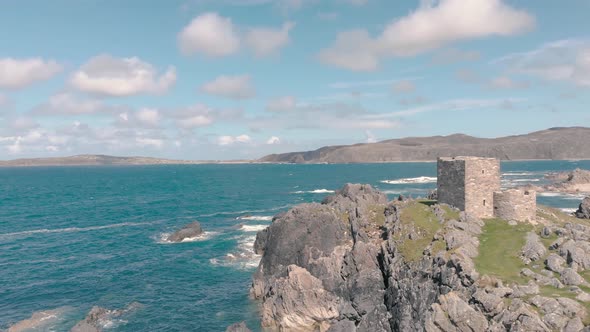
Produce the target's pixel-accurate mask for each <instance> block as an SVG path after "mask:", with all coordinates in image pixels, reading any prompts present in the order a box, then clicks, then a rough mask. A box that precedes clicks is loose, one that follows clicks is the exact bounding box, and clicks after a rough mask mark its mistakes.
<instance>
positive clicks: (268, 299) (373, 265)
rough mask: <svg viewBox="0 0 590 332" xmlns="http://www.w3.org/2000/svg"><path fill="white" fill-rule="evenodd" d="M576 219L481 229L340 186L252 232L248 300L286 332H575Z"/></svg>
mask: <svg viewBox="0 0 590 332" xmlns="http://www.w3.org/2000/svg"><path fill="white" fill-rule="evenodd" d="M574 220H575V219H574V218H571V219H570V218H569V217H567V216H564V215H561V214H559V213H558V212H556V211H553V210H550V209H547V210H541V211H539V218H538V222H539V223H538V224H537V225H532V224H509V223H507V222H504V221H501V220H487V221H482V220H479V219H471V218H467V217H466V216H465V215H464V214H462V213H459V212H458V211H457V210H454V209H453V208H451V207H449V206H445V205H437V204H434V202H432V201H416V200H410V201H395V202H388V201H387V199H386V197H385V196H384V195H383V194H381V193H379V192H377V191H375V190H374V189H373V188H371V187H370V186H368V185H347V186H345V187H344V188H343V189H341V190H340V191H338V192H337V193H336V194H335V195H334V196H330V197H328V198H326V199H325V200H324V201H323V202H322V203H321V204H317V203H314V204H303V205H300V206H297V207H295V208H293V209H292V210H290V211H289V212H286V213H284V214H282V215H279V216H277V217H275V219H274V220H273V223H272V224H271V225H270V227H269V228H267V229H266V230H264V231H262V232H260V233H259V234H258V236H257V240H256V244H255V249H256V250H257V251H258V252H259V253H260V254H262V255H263V256H262V260H261V262H260V265H259V268H258V271H257V272H256V274H255V275H254V279H253V283H252V288H251V294H252V295H253V296H254V297H255V298H257V299H259V300H260V301H261V315H262V325H263V327H266V328H270V329H279V330H284V331H423V330H426V331H507V330H510V331H524V330H526V331H551V330H565V331H580V330H582V329H583V328H584V323H585V322H586V317H587V312H586V307H587V305H586V302H585V301H590V294H587V293H586V290H587V289H586V288H585V287H586V286H590V284H589V283H588V282H587V281H586V274H585V271H586V269H587V268H588V267H590V266H586V263H588V262H586V260H587V257H590V255H588V254H590V242H587V241H588V240H589V239H590V227H588V226H586V225H585V224H581V223H579V222H578V223H574ZM588 265H590V264H588ZM589 289H590V288H589Z"/></svg>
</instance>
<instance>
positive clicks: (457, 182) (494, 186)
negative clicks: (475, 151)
mask: <svg viewBox="0 0 590 332" xmlns="http://www.w3.org/2000/svg"><path fill="white" fill-rule="evenodd" d="M499 190H500V161H499V160H498V159H494V158H477V157H454V158H439V159H438V189H437V195H438V201H439V202H440V203H445V204H449V205H452V206H454V207H456V208H458V209H459V210H461V211H465V213H467V214H469V215H472V216H474V217H477V218H492V217H493V216H494V192H495V191H499Z"/></svg>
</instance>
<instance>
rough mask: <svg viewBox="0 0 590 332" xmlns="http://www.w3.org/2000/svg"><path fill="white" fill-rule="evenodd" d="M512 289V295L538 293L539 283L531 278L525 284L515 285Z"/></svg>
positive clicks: (520, 295) (521, 295) (522, 295)
mask: <svg viewBox="0 0 590 332" xmlns="http://www.w3.org/2000/svg"><path fill="white" fill-rule="evenodd" d="M512 289H513V293H512V297H524V296H527V295H536V294H539V285H537V283H536V282H534V281H532V280H530V281H529V283H528V284H526V285H515V286H513V288H512Z"/></svg>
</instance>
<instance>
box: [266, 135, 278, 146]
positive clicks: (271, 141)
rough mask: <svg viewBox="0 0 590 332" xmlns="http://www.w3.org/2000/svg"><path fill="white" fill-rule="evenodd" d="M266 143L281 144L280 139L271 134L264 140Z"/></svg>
mask: <svg viewBox="0 0 590 332" xmlns="http://www.w3.org/2000/svg"><path fill="white" fill-rule="evenodd" d="M266 144H268V145H276V144H281V139H280V138H278V137H277V136H272V137H270V138H269V139H268V140H267V141H266Z"/></svg>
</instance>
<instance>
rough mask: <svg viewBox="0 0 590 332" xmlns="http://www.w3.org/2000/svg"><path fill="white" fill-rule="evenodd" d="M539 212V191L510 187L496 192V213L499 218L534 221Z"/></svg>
mask: <svg viewBox="0 0 590 332" xmlns="http://www.w3.org/2000/svg"><path fill="white" fill-rule="evenodd" d="M536 213H537V193H536V192H534V191H528V190H519V189H510V190H504V191H497V192H495V193H494V215H495V217H497V218H501V219H505V220H517V221H533V220H535V218H536Z"/></svg>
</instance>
